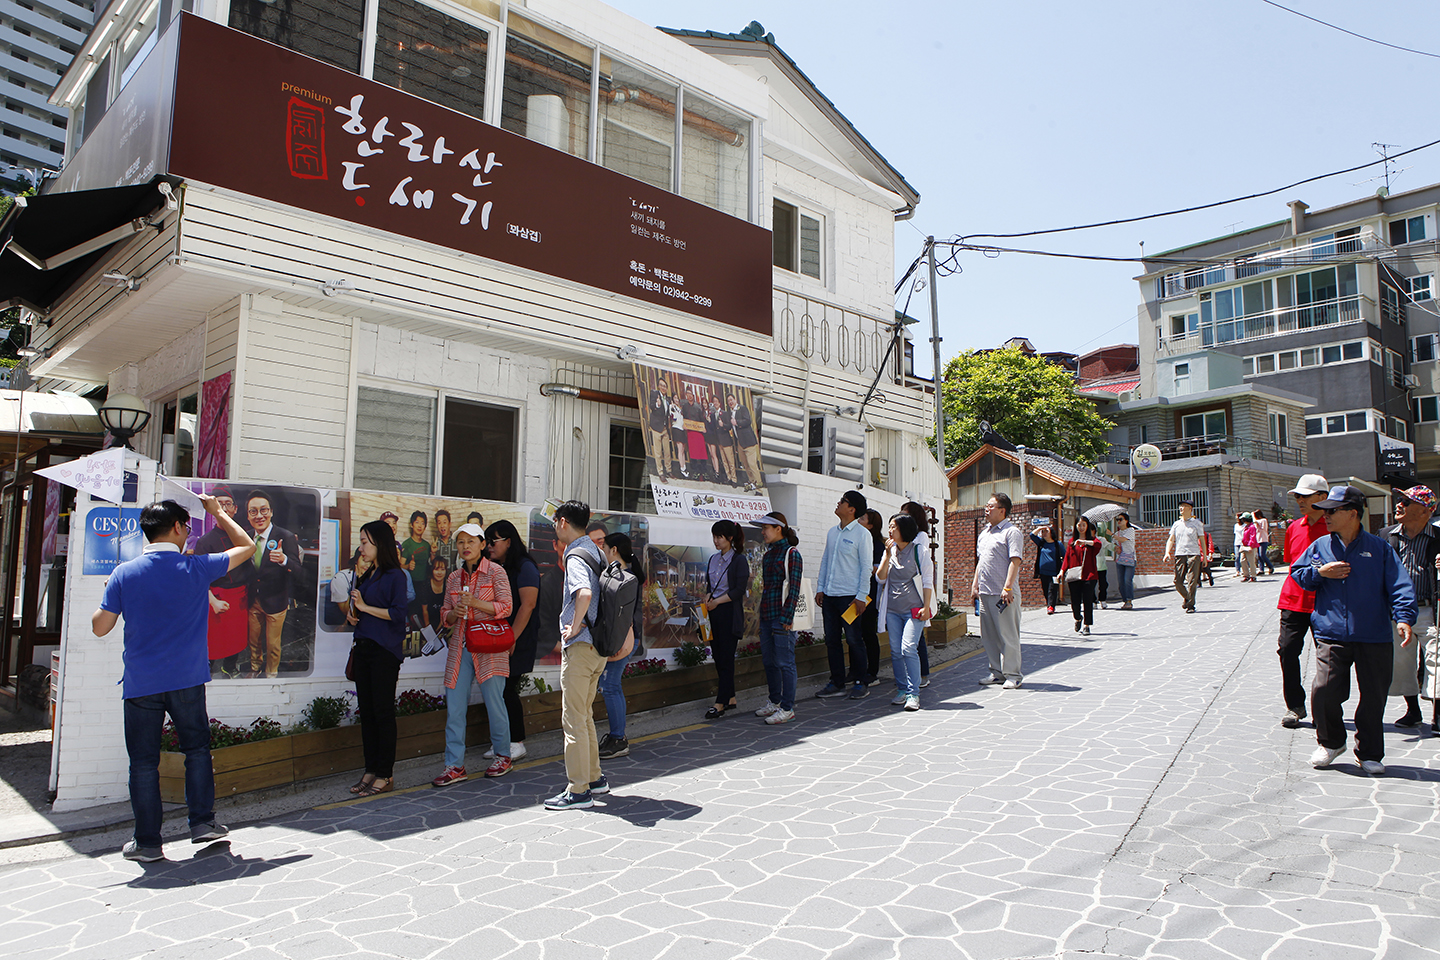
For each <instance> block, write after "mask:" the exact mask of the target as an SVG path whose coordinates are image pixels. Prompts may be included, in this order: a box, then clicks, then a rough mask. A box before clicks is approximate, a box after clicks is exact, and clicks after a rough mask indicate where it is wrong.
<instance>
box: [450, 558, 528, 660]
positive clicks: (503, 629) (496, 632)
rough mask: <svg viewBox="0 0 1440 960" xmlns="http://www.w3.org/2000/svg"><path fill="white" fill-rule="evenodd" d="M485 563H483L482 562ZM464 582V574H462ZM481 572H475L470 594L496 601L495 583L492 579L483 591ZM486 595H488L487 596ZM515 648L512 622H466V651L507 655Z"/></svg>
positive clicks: (481, 598) (501, 620)
mask: <svg viewBox="0 0 1440 960" xmlns="http://www.w3.org/2000/svg"><path fill="white" fill-rule="evenodd" d="M482 563H483V561H482ZM461 577H462V582H463V577H464V573H463V572H462V573H461ZM479 581H480V571H479V570H476V571H475V576H474V578H473V579H472V580H471V581H470V593H471V594H472V595H473V596H474V597H475V598H476V599H479V600H489V601H491V602H492V603H493V602H494V600H495V583H494V580H493V578H492V580H491V582H490V583H487V584H486V585H485V587H484V589H483V590H482V589H481V588H480V583H479ZM484 594H488V596H485V595H484ZM514 647H515V631H514V630H512V629H511V628H510V621H508V620H504V619H500V620H466V621H465V649H466V650H469V651H470V652H471V653H507V652H509V651H510V650H512V649H514Z"/></svg>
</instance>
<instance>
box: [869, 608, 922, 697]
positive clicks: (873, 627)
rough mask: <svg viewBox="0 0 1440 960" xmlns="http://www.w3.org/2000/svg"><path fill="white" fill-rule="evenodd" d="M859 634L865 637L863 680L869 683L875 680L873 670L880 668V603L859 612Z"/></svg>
mask: <svg viewBox="0 0 1440 960" xmlns="http://www.w3.org/2000/svg"><path fill="white" fill-rule="evenodd" d="M860 635H861V636H862V637H864V638H865V668H866V670H867V671H868V673H867V675H866V677H865V682H866V683H867V684H871V683H874V682H875V671H877V670H879V669H880V604H878V603H872V604H870V605H869V606H868V607H866V608H865V612H864V613H862V614H860ZM922 645H923V644H922Z"/></svg>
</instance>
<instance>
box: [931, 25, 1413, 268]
mask: <svg viewBox="0 0 1440 960" xmlns="http://www.w3.org/2000/svg"><path fill="white" fill-rule="evenodd" d="M1265 2H1266V3H1269V2H1270V0H1265ZM1437 144H1440V140H1431V141H1430V142H1429V143H1423V144H1421V145H1420V146H1418V147H1411V148H1410V149H1409V150H1405V151H1403V152H1401V153H1395V154H1391V155H1390V156H1389V157H1388V158H1385V159H1381V160H1371V161H1369V162H1368V163H1361V164H1357V165H1356V166H1353V167H1348V168H1346V169H1344V170H1333V171H1331V172H1330V173H1322V174H1320V175H1319V176H1315V177H1306V178H1305V179H1304V180H1297V181H1295V182H1294V183H1287V184H1285V186H1283V187H1276V188H1275V189H1274V190H1266V191H1263V192H1261V193H1251V194H1248V195H1246V196H1243V197H1232V198H1231V199H1229V200H1217V201H1215V202H1214V203H1202V204H1198V205H1196V206H1193V207H1182V208H1180V209H1178V210H1166V211H1164V212H1163V213H1147V214H1145V215H1144V216H1141V217H1123V218H1121V219H1119V220H1104V221H1101V222H1099V223H1082V224H1078V225H1076V226H1073V227H1055V228H1053V229H1050V230H1027V231H1025V232H1023V233H971V234H965V235H964V236H961V237H958V238H957V239H959V240H961V241H964V240H969V239H971V238H973V237H988V238H991V239H994V240H1008V239H1012V238H1015V237H1038V236H1041V235H1043V234H1049V233H1070V232H1072V231H1075V230H1094V229H1096V228H1098V227H1114V226H1118V225H1120V224H1122V223H1140V222H1141V221H1144V220H1156V219H1159V218H1160V217H1173V216H1175V215H1177V214H1181V213H1194V212H1195V211H1197V210H1211V209H1214V208H1215V207H1223V206H1226V205H1228V204H1231V203H1243V202H1244V201H1246V200H1256V199H1258V198H1260V197H1269V196H1273V195H1274V194H1277V193H1283V192H1284V191H1286V190H1293V189H1295V188H1296V187H1303V186H1304V185H1305V184H1307V183H1314V182H1316V181H1317V180H1326V179H1329V178H1330V177H1338V176H1342V175H1344V174H1347V173H1354V172H1355V171H1357V170H1364V169H1365V168H1366V167H1373V166H1375V165H1376V164H1379V163H1386V162H1388V161H1390V160H1395V159H1398V158H1400V157H1403V156H1405V155H1406V154H1410V153H1415V152H1417V151H1420V150H1427V149H1429V148H1430V147H1433V146H1435V145H1437Z"/></svg>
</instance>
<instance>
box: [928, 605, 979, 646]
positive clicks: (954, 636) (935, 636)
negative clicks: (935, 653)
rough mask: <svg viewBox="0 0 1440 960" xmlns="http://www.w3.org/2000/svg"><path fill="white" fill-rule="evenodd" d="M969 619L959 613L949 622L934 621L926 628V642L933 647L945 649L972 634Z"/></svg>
mask: <svg viewBox="0 0 1440 960" xmlns="http://www.w3.org/2000/svg"><path fill="white" fill-rule="evenodd" d="M969 628H970V624H969V617H967V616H966V615H965V614H964V613H957V614H956V615H955V616H953V617H951V618H950V619H948V620H932V621H930V626H928V627H926V628H925V642H926V643H928V644H930V646H932V647H944V646H946V645H948V644H951V643H954V642H955V641H956V640H959V639H960V638H961V637H964V636H967V635H968V634H969V633H970V629H969Z"/></svg>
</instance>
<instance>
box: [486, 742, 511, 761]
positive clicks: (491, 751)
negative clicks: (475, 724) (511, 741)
mask: <svg viewBox="0 0 1440 960" xmlns="http://www.w3.org/2000/svg"><path fill="white" fill-rule="evenodd" d="M511 749H512V750H513V749H514V746H513V745H512V746H511ZM485 759H486V760H494V759H495V748H494V747H491V748H490V749H489V750H486V751H485ZM510 759H511V760H514V759H515V758H514V757H511V758H510Z"/></svg>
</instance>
